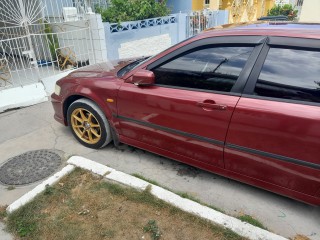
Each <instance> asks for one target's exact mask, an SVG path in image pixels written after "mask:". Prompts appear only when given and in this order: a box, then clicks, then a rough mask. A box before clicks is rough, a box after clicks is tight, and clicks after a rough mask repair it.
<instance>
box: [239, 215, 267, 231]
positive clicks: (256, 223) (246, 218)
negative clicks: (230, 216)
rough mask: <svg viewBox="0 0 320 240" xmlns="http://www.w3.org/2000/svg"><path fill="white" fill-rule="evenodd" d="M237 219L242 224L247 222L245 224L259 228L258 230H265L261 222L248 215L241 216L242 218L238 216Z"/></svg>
mask: <svg viewBox="0 0 320 240" xmlns="http://www.w3.org/2000/svg"><path fill="white" fill-rule="evenodd" d="M237 218H238V219H240V220H241V221H243V222H247V223H250V224H251V225H253V226H256V227H259V228H262V229H265V230H267V228H266V227H265V226H263V224H262V223H261V222H259V220H257V219H255V218H253V217H251V216H250V215H242V216H239V217H237Z"/></svg>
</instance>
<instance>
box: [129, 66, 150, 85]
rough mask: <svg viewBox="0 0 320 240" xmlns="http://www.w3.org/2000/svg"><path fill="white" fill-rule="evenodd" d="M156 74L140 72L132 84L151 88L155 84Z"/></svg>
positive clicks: (134, 77) (147, 71)
mask: <svg viewBox="0 0 320 240" xmlns="http://www.w3.org/2000/svg"><path fill="white" fill-rule="evenodd" d="M154 79H155V77H154V73H153V72H151V71H149V70H139V71H137V72H136V73H135V74H133V76H132V83H133V84H134V85H136V86H142V87H143V86H151V85H153V84H154Z"/></svg>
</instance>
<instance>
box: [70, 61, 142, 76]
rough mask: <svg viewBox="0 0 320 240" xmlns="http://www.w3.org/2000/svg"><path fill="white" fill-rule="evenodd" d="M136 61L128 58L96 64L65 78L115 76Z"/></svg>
mask: <svg viewBox="0 0 320 240" xmlns="http://www.w3.org/2000/svg"><path fill="white" fill-rule="evenodd" d="M138 59H140V58H130V59H124V60H114V61H106V62H102V63H96V64H93V65H90V66H86V67H82V68H79V69H77V70H75V71H73V72H71V73H70V74H69V75H68V76H67V78H101V77H108V76H115V75H116V74H117V72H118V71H119V70H120V69H121V68H123V67H125V66H126V65H128V64H129V63H131V62H134V61H136V60H138Z"/></svg>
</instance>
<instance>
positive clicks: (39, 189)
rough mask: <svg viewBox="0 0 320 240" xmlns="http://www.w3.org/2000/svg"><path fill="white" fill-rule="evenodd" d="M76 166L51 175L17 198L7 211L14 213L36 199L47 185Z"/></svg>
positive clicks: (66, 167)
mask: <svg viewBox="0 0 320 240" xmlns="http://www.w3.org/2000/svg"><path fill="white" fill-rule="evenodd" d="M74 168H75V167H74V166H72V165H67V166H65V167H64V168H63V169H62V170H61V171H59V172H57V173H56V174H54V175H53V176H51V177H49V178H48V179H47V180H45V181H43V182H42V183H40V184H39V185H38V186H36V187H35V188H34V189H32V190H31V191H30V192H27V193H26V194H25V195H23V196H22V197H21V198H19V199H18V200H16V201H15V202H13V203H11V204H10V205H9V206H8V207H7V212H8V213H12V212H13V211H15V210H17V209H18V208H20V207H21V206H23V205H25V204H26V203H28V202H30V201H31V200H32V199H34V198H35V197H36V196H37V195H38V194H39V193H41V192H43V191H44V190H45V189H46V185H53V184H55V183H56V182H58V181H59V180H60V179H61V178H62V177H63V176H65V175H67V174H69V173H70V172H72V171H73V169H74Z"/></svg>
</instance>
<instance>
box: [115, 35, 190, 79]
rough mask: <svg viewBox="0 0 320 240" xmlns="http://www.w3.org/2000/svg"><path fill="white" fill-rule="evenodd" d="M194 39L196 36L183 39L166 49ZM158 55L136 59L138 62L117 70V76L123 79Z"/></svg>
mask: <svg viewBox="0 0 320 240" xmlns="http://www.w3.org/2000/svg"><path fill="white" fill-rule="evenodd" d="M194 37H196V36H192V37H189V38H187V39H185V40H183V41H181V42H179V43H177V44H175V45H173V46H171V47H169V48H168V49H170V48H174V47H175V46H176V45H178V44H181V43H183V42H186V41H188V40H189V39H191V38H194ZM168 49H165V50H163V51H162V52H160V53H159V54H161V53H163V52H165V51H167V50H168ZM159 54H156V55H153V56H151V57H144V58H141V59H138V60H136V61H134V62H132V63H130V64H128V65H127V66H125V67H123V68H121V69H120V70H119V72H118V74H117V75H118V77H123V76H124V75H125V74H127V73H128V72H129V71H131V70H133V69H135V68H136V67H138V66H140V65H141V64H143V63H144V62H146V61H147V60H149V59H151V58H153V57H155V56H157V55H159Z"/></svg>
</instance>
